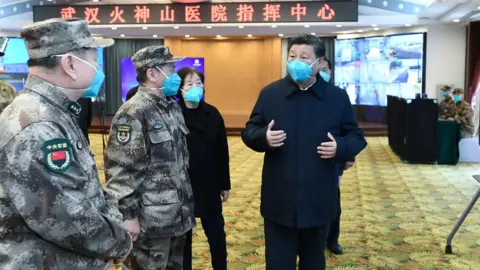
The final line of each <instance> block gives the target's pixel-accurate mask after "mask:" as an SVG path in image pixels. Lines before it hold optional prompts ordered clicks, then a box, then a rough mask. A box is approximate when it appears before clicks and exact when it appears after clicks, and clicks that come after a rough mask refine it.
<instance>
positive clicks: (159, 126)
mask: <svg viewBox="0 0 480 270" xmlns="http://www.w3.org/2000/svg"><path fill="white" fill-rule="evenodd" d="M162 127H163V125H162V124H160V123H156V124H155V125H153V129H161V128H162Z"/></svg>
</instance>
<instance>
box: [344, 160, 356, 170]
mask: <svg viewBox="0 0 480 270" xmlns="http://www.w3.org/2000/svg"><path fill="white" fill-rule="evenodd" d="M354 164H355V162H353V161H349V162H347V163H345V168H343V169H344V170H348V169H349V168H351V167H353V165H354Z"/></svg>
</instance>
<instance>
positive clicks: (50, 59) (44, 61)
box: [27, 48, 91, 69]
mask: <svg viewBox="0 0 480 270" xmlns="http://www.w3.org/2000/svg"><path fill="white" fill-rule="evenodd" d="M88 50H91V48H84V49H80V50H76V51H72V52H69V53H72V54H74V55H76V56H84V55H85V53H86V52H87V51H88ZM59 64H60V58H59V57H58V56H56V55H51V56H47V57H44V58H39V59H28V61H27V65H28V67H45V68H48V69H54V68H56V67H58V65H59Z"/></svg>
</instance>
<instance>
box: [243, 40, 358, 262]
mask: <svg viewBox="0 0 480 270" xmlns="http://www.w3.org/2000/svg"><path fill="white" fill-rule="evenodd" d="M324 54H325V44H324V43H323V42H322V41H321V40H320V39H319V38H317V37H315V36H312V35H303V36H300V37H297V38H294V39H292V40H291V41H290V44H289V46H288V73H289V75H288V76H286V77H285V78H283V79H281V80H278V81H276V82H273V83H271V84H270V85H268V86H266V87H265V88H264V89H262V91H261V92H260V95H259V97H258V100H257V103H256V104H255V107H254V108H253V111H252V114H251V116H250V120H249V121H248V122H247V124H246V128H245V129H244V130H243V132H242V139H243V141H244V142H245V144H246V145H247V146H248V147H250V148H251V149H253V150H255V151H257V152H265V159H264V165H263V176H262V191H261V196H262V197H261V207H260V208H261V214H262V216H263V217H264V224H265V225H264V226H265V227H264V229H265V245H266V263H267V270H277V269H285V270H290V269H292V270H294V269H296V259H297V255H298V256H299V257H300V264H299V269H300V270H319V269H325V256H324V254H323V252H324V248H325V241H326V237H327V233H328V227H329V224H330V222H331V221H332V220H333V219H334V218H335V217H336V216H337V213H338V205H337V202H338V175H339V170H340V165H341V164H344V163H345V162H347V161H349V160H352V159H353V158H354V157H355V156H356V155H357V154H358V153H360V151H362V150H363V149H364V148H365V147H366V145H367V142H366V141H365V139H364V137H363V132H362V130H361V129H360V128H359V127H358V124H357V121H356V119H355V117H354V114H353V111H352V108H351V104H350V100H349V98H348V95H347V93H346V92H345V91H341V90H339V89H338V88H336V87H335V86H333V85H331V84H329V83H327V82H325V81H324V80H322V79H321V77H320V75H319V71H320V63H319V62H321V61H322V59H323V57H324ZM287 135H288V136H287Z"/></svg>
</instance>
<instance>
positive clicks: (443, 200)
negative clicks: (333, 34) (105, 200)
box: [92, 135, 480, 270]
mask: <svg viewBox="0 0 480 270" xmlns="http://www.w3.org/2000/svg"><path fill="white" fill-rule="evenodd" d="M368 143H369V146H368V148H367V149H365V151H363V152H362V153H361V155H360V156H359V157H358V158H357V164H356V165H355V167H353V168H351V169H350V170H348V171H347V172H346V173H345V175H344V179H343V181H342V185H341V189H342V207H343V214H342V223H341V226H342V228H341V236H340V242H341V244H342V245H343V246H344V248H345V254H344V255H341V256H335V255H331V254H329V253H328V252H327V253H326V254H327V256H328V269H338V270H347V269H348V270H350V269H352V270H353V269H368V270H370V269H372V270H373V269H472V270H478V269H480V206H479V205H480V203H479V205H477V206H476V207H475V208H474V209H473V210H472V212H471V214H470V216H469V217H468V218H467V220H466V221H465V223H464V225H463V226H462V227H461V228H460V231H459V232H458V233H457V236H456V238H454V241H453V248H454V252H456V255H444V248H445V241H446V237H447V235H448V233H449V231H450V230H451V228H452V227H453V225H454V224H455V222H456V220H457V218H458V217H459V216H460V215H461V213H462V212H463V211H464V209H465V207H466V206H467V204H468V202H469V200H470V199H471V197H472V196H473V194H474V193H475V192H476V190H477V189H478V187H479V185H478V183H477V182H476V181H475V180H474V179H473V178H472V177H471V175H473V174H475V173H479V171H478V170H477V168H478V166H477V165H473V164H459V165H457V166H432V165H406V164H403V163H402V162H401V161H400V160H399V159H398V157H397V156H396V155H395V154H393V153H392V152H391V151H390V148H389V147H388V144H387V139H386V138H381V137H380V138H376V137H372V138H368ZM92 145H93V148H94V152H95V153H96V155H97V156H96V157H97V163H98V165H100V166H101V165H102V163H103V161H102V154H101V151H102V145H101V137H100V136H99V135H92ZM229 146H230V153H231V162H230V166H231V175H232V193H231V198H230V201H229V202H228V203H227V204H226V205H225V208H224V215H225V219H226V230H227V235H228V237H227V241H228V252H229V253H228V255H229V257H228V260H229V269H232V270H236V269H239V270H260V269H265V260H264V237H263V225H262V219H261V217H260V215H259V196H260V195H259V194H260V177H261V168H262V158H263V156H262V154H258V153H255V152H253V151H251V150H249V149H248V148H246V147H245V146H244V145H243V143H242V141H241V139H240V138H239V137H230V138H229ZM101 175H102V177H103V172H101ZM199 229H200V228H197V230H196V232H195V235H194V244H193V245H194V251H193V254H194V261H193V265H194V269H202V270H203V269H211V267H210V261H209V249H208V244H207V241H206V237H205V235H204V234H203V232H202V231H200V230H199Z"/></svg>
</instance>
